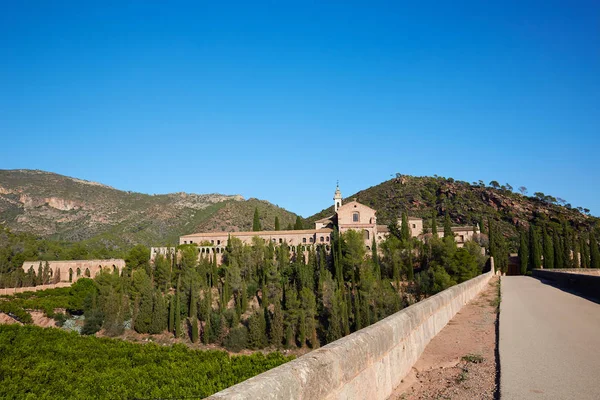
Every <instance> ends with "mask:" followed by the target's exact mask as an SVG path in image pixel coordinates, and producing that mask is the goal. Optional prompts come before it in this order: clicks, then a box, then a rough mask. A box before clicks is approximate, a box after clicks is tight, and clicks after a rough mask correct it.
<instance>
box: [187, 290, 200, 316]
mask: <svg viewBox="0 0 600 400" xmlns="http://www.w3.org/2000/svg"><path fill="white" fill-rule="evenodd" d="M188 317H190V318H193V317H198V299H197V297H196V291H195V290H194V284H193V283H192V284H191V286H190V306H189V314H188Z"/></svg>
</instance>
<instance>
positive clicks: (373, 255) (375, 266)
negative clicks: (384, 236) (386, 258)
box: [371, 236, 381, 280]
mask: <svg viewBox="0 0 600 400" xmlns="http://www.w3.org/2000/svg"><path fill="white" fill-rule="evenodd" d="M371 262H372V263H373V272H374V273H375V278H376V279H377V280H379V279H381V267H380V266H379V255H378V254H377V240H375V236H373V240H372V241H371Z"/></svg>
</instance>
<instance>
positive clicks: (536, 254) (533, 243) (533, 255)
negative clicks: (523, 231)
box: [529, 224, 542, 270]
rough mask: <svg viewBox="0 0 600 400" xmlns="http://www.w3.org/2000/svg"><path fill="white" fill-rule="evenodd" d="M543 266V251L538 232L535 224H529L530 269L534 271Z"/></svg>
mask: <svg viewBox="0 0 600 400" xmlns="http://www.w3.org/2000/svg"><path fill="white" fill-rule="evenodd" d="M541 265H542V249H541V247H540V238H539V237H538V231H537V229H535V227H534V226H533V224H529V269H530V270H534V269H538V268H540V266H541Z"/></svg>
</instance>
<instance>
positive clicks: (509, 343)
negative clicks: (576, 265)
mask: <svg viewBox="0 0 600 400" xmlns="http://www.w3.org/2000/svg"><path fill="white" fill-rule="evenodd" d="M501 287H502V289H501V290H502V301H501V303H500V339H499V351H500V397H501V398H502V399H507V400H508V399H594V400H598V399H600V304H597V303H594V302H592V301H589V300H586V299H584V298H581V297H578V296H575V295H573V294H570V293H567V292H564V291H562V290H560V289H557V288H555V287H553V286H550V285H546V284H544V283H542V282H540V281H539V280H537V279H535V278H531V277H525V276H506V277H502V283H501Z"/></svg>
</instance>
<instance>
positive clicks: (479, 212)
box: [307, 174, 600, 250]
mask: <svg viewBox="0 0 600 400" xmlns="http://www.w3.org/2000/svg"><path fill="white" fill-rule="evenodd" d="M492 183H493V184H494V186H495V187H491V186H487V185H485V184H483V182H481V181H480V182H474V183H468V182H463V181H455V180H454V179H452V178H443V177H437V176H436V177H415V176H408V175H400V174H397V176H396V178H394V179H391V180H388V181H386V182H383V183H381V184H379V185H376V186H373V187H370V188H368V189H365V190H361V191H360V192H358V193H355V194H353V195H351V196H348V197H347V198H346V199H345V200H346V201H348V200H352V199H356V200H358V201H359V202H361V203H363V204H365V205H368V206H369V207H371V208H373V209H375V210H377V218H378V223H381V224H388V223H390V222H391V221H393V220H396V219H397V218H399V217H400V215H401V213H402V212H403V211H406V212H407V213H408V215H409V216H414V217H422V218H426V219H429V220H430V219H431V215H432V211H435V213H436V215H437V216H438V219H439V221H440V222H438V226H442V225H441V220H442V218H443V216H444V215H445V214H446V213H448V214H449V216H450V219H451V220H452V222H453V223H454V224H457V225H467V224H477V223H481V221H482V219H483V221H485V222H484V225H485V226H487V220H488V218H490V219H492V220H493V221H495V222H496V223H495V226H496V227H497V228H498V229H500V231H501V232H502V233H503V234H504V236H505V237H507V238H509V239H511V240H512V246H511V249H512V250H516V247H518V245H517V244H516V237H517V227H528V226H529V224H530V223H534V224H535V225H536V226H537V225H540V224H546V225H548V226H549V227H551V228H556V229H559V226H560V224H561V223H562V222H563V221H566V222H567V223H568V224H569V225H570V227H571V228H572V229H574V230H576V231H583V230H589V229H591V228H592V227H596V228H600V219H598V218H596V217H593V216H591V215H588V214H587V213H586V210H584V209H581V208H577V209H575V208H572V207H571V206H570V205H569V204H566V202H564V201H563V200H561V199H556V198H554V197H552V196H547V195H544V194H543V193H536V194H535V195H536V196H531V197H530V196H526V195H523V194H519V193H515V192H513V191H512V190H510V189H511V188H510V187H508V186H506V185H504V186H500V185H497V184H496V182H490V184H492ZM562 204H564V205H562ZM332 214H333V206H331V207H329V208H327V209H325V210H322V211H321V212H319V213H317V214H315V215H313V216H312V217H309V218H307V222H308V223H313V222H314V221H316V220H318V219H321V218H323V217H326V216H329V215H332Z"/></svg>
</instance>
